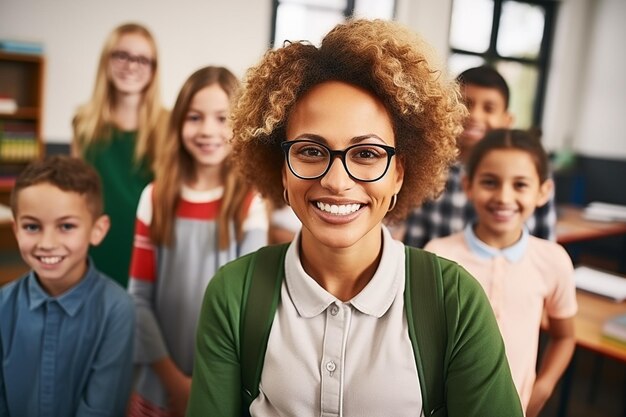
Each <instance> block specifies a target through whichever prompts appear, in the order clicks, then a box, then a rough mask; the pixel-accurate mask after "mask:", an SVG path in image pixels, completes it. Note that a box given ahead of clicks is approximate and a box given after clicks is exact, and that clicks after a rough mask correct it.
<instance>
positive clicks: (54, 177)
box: [11, 155, 102, 220]
mask: <svg viewBox="0 0 626 417" xmlns="http://www.w3.org/2000/svg"><path fill="white" fill-rule="evenodd" d="M38 184H51V185H54V186H55V187H57V188H59V189H61V190H63V191H67V192H73V193H78V194H80V195H81V196H83V197H84V198H85V201H86V203H87V206H88V208H89V211H90V212H91V215H92V216H93V218H94V220H95V219H97V218H98V217H100V216H101V215H102V185H101V183H100V176H99V175H98V173H97V172H96V171H95V170H94V169H93V168H92V167H91V166H90V165H89V164H87V163H86V162H84V161H83V160H81V159H78V158H73V157H70V156H66V155H55V156H50V157H48V158H46V159H43V160H41V161H35V162H32V163H30V164H29V165H28V166H27V167H26V168H25V169H24V170H23V171H22V172H21V173H20V175H19V176H18V177H17V179H16V181H15V186H14V187H13V190H12V191H11V211H12V212H13V217H17V213H18V210H19V207H18V206H17V197H18V194H19V193H20V191H22V190H23V189H25V188H27V187H31V186H33V185H38ZM42 204H45V202H42Z"/></svg>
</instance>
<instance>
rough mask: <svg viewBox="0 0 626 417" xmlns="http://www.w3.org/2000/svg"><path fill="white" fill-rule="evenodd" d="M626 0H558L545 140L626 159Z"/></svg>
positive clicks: (553, 146) (553, 147) (556, 145)
mask: <svg viewBox="0 0 626 417" xmlns="http://www.w3.org/2000/svg"><path fill="white" fill-rule="evenodd" d="M625 21H626V1H624V0H563V1H561V3H560V8H559V16H558V22H557V27H556V33H555V41H554V46H553V48H554V49H553V51H554V52H553V55H552V60H551V69H550V75H549V83H548V89H547V94H546V107H545V115H544V125H543V129H544V136H543V138H544V143H546V145H547V147H548V148H549V149H551V150H558V149H563V148H569V149H570V150H572V151H574V152H577V153H580V154H583V155H586V156H594V157H598V158H607V159H619V160H626V117H624V115H625V114H626V77H624V68H625V67H626V48H624V46H623V40H624V39H626V25H624V22H625Z"/></svg>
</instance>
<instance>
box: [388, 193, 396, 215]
mask: <svg viewBox="0 0 626 417" xmlns="http://www.w3.org/2000/svg"><path fill="white" fill-rule="evenodd" d="M397 202H398V194H394V195H393V196H392V197H391V205H390V206H389V210H387V213H389V212H390V211H391V210H393V209H394V208H395V207H396V203H397Z"/></svg>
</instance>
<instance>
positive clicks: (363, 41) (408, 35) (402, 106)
mask: <svg viewBox="0 0 626 417" xmlns="http://www.w3.org/2000/svg"><path fill="white" fill-rule="evenodd" d="M433 57H434V54H433V52H432V49H431V47H430V46H429V45H427V44H426V43H425V42H424V41H423V40H422V39H421V38H420V37H419V36H418V35H417V34H415V33H414V32H412V31H411V30H409V29H408V28H406V27H404V26H402V25H400V24H398V23H395V22H389V21H383V20H365V19H358V20H350V21H348V22H346V23H344V24H340V25H337V26H336V27H335V28H334V29H333V30H331V31H330V32H329V33H328V34H327V35H326V36H325V37H324V39H323V40H322V43H321V45H320V47H319V48H318V47H315V46H313V45H311V44H308V43H306V42H292V43H286V45H285V46H283V47H282V48H280V49H278V50H270V51H267V52H266V53H265V55H264V56H263V58H262V59H261V62H260V63H259V64H257V65H256V66H254V67H252V68H250V69H249V70H248V71H247V73H246V76H245V78H244V82H243V89H242V92H241V95H240V96H239V98H238V100H237V104H236V106H235V108H234V111H233V113H232V117H233V133H234V138H233V155H234V157H235V160H236V161H237V163H238V164H239V167H240V169H241V170H242V172H243V175H244V176H245V177H246V178H247V179H248V181H249V182H250V183H251V184H252V185H253V186H254V187H255V188H256V189H257V190H259V191H260V192H261V193H262V194H263V195H264V196H266V197H267V198H269V199H270V200H271V201H272V202H273V203H274V204H276V205H277V206H281V205H283V204H284V203H283V197H282V196H283V185H282V178H281V174H282V169H283V167H284V156H283V152H282V150H281V147H280V144H281V142H283V141H285V140H287V138H286V136H285V126H286V124H287V119H288V117H289V116H290V113H291V111H292V109H293V107H294V105H295V103H296V102H297V101H298V100H299V99H300V98H301V97H302V96H303V95H304V94H305V93H306V92H307V91H309V90H310V89H311V88H312V87H313V86H315V85H318V84H321V83H323V82H325V81H331V80H334V81H341V82H345V83H348V84H351V85H355V86H358V87H361V88H364V89H365V90H368V91H370V92H372V93H373V94H374V95H375V96H376V97H378V98H379V99H380V100H381V101H382V103H383V104H384V105H385V107H386V108H387V110H388V111H389V113H390V114H391V117H392V122H393V127H394V133H395V136H396V151H397V157H398V158H400V160H401V161H402V163H403V165H404V184H403V186H402V189H401V190H400V192H399V193H398V201H397V204H396V206H395V208H394V210H392V211H390V212H389V213H388V214H387V216H386V221H389V222H398V221H400V220H402V219H404V217H406V215H407V213H408V211H409V210H410V209H411V208H412V207H414V206H418V205H420V204H421V203H422V201H423V200H424V199H425V198H431V197H434V196H436V195H438V194H439V193H440V192H441V191H442V190H443V186H444V183H445V178H446V173H447V169H448V167H449V166H450V164H451V163H452V162H453V161H454V160H455V158H456V154H457V150H456V137H457V136H458V134H459V133H460V132H461V129H462V127H461V123H462V120H463V118H464V117H465V116H466V112H467V110H466V109H465V107H464V106H463V105H462V104H461V100H460V95H459V91H458V85H457V83H456V81H454V80H453V79H451V78H448V77H447V76H446V75H445V73H444V72H443V71H441V70H440V69H438V68H437V67H436V66H435V60H434V58H433Z"/></svg>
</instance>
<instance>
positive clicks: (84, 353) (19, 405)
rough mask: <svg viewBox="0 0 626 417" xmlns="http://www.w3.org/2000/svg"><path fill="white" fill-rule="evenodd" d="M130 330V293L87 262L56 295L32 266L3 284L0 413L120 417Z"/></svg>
mask: <svg viewBox="0 0 626 417" xmlns="http://www.w3.org/2000/svg"><path fill="white" fill-rule="evenodd" d="M90 264H91V262H90ZM133 331H134V306H133V303H132V300H131V299H130V297H129V296H128V294H127V293H126V291H125V290H124V289H123V288H122V287H121V286H119V285H118V284H116V283H115V282H113V281H112V280H111V279H109V278H107V277H106V276H104V275H102V274H100V272H98V271H97V270H96V269H95V268H94V267H93V266H91V265H90V267H89V269H88V271H87V273H86V274H85V276H84V277H83V279H82V280H81V281H80V282H79V283H78V284H77V285H76V286H75V287H73V288H72V289H70V290H68V291H67V292H65V293H64V294H62V295H60V296H57V297H52V296H50V295H49V294H48V293H46V291H45V290H44V289H43V288H42V287H41V285H40V284H39V282H38V281H37V278H36V276H35V274H34V272H31V273H29V274H28V275H26V276H24V277H23V278H21V279H19V280H17V281H15V282H12V283H10V284H7V285H5V286H4V287H2V288H0V359H1V360H2V362H1V366H0V416H2V417H5V416H13V417H30V416H32V417H35V416H37V417H60V416H123V415H124V414H125V408H126V405H127V402H128V397H129V395H130V390H131V384H132V355H133V346H132V342H133Z"/></svg>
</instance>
